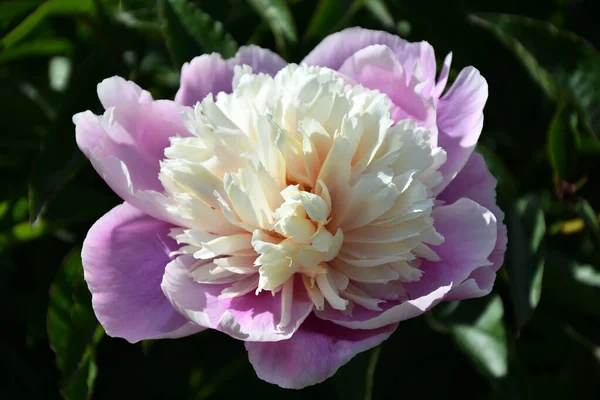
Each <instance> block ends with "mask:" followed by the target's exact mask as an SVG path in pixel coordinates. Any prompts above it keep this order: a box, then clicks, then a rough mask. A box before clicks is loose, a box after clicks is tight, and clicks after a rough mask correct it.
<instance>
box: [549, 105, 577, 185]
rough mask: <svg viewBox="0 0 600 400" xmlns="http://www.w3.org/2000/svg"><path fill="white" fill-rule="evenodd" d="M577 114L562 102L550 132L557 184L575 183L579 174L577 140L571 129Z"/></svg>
mask: <svg viewBox="0 0 600 400" xmlns="http://www.w3.org/2000/svg"><path fill="white" fill-rule="evenodd" d="M573 118H575V119H577V114H575V113H573V112H572V110H571V109H570V108H569V107H568V106H567V105H566V104H565V102H564V101H563V100H560V101H559V103H558V107H557V109H556V113H555V114H554V118H553V119H552V122H551V123H550V128H549V130H548V153H549V156H550V157H549V158H550V162H551V165H552V169H553V170H554V177H555V183H556V184H559V183H560V182H562V181H566V182H572V181H574V180H575V179H576V178H577V177H576V173H577V138H576V136H575V133H574V132H573V130H572V129H571V126H572V122H571V121H572V119H573Z"/></svg>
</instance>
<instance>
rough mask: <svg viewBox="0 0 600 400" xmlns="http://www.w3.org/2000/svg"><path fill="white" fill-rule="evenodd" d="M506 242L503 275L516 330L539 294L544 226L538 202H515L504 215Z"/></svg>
mask: <svg viewBox="0 0 600 400" xmlns="http://www.w3.org/2000/svg"><path fill="white" fill-rule="evenodd" d="M507 227H508V242H509V243H510V244H509V246H508V250H507V257H506V258H507V263H506V264H505V265H506V272H507V274H508V278H509V284H510V292H511V299H512V302H513V308H514V314H515V320H516V325H517V329H518V330H521V329H522V328H523V326H525V324H526V323H527V322H529V320H530V319H531V317H532V316H533V312H534V310H535V308H536V307H537V305H538V303H539V301H540V296H541V292H542V277H543V273H544V258H545V246H544V243H545V233H546V224H545V221H544V214H543V212H542V209H541V206H540V203H539V201H538V199H537V198H536V197H534V196H527V197H524V198H521V199H519V200H517V202H516V204H515V205H514V206H513V207H512V209H510V210H509V212H508V215H507Z"/></svg>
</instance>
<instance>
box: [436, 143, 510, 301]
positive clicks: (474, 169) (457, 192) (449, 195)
mask: <svg viewBox="0 0 600 400" xmlns="http://www.w3.org/2000/svg"><path fill="white" fill-rule="evenodd" d="M462 197H466V198H469V199H471V200H473V201H475V202H477V203H479V204H481V205H482V206H484V207H485V208H487V209H488V210H490V211H491V212H492V213H493V214H494V215H495V216H496V220H497V224H496V229H497V231H496V235H497V240H496V246H495V247H494V250H493V251H492V253H491V254H490V256H489V257H488V259H489V260H490V262H491V263H492V265H490V266H487V267H482V268H479V269H477V270H475V271H473V273H472V274H471V275H470V276H469V279H467V280H466V281H465V282H464V283H463V284H462V285H461V286H460V287H458V288H456V289H454V290H453V291H452V293H451V294H450V296H449V299H451V300H457V299H465V298H472V297H480V296H485V295H487V294H488V293H490V292H491V290H492V286H493V284H494V280H495V278H496V271H498V269H499V268H500V267H501V266H502V263H503V262H504V253H505V252H506V244H507V235H506V225H504V224H503V223H502V221H503V220H504V213H503V212H502V210H500V208H499V207H498V205H497V204H496V178H494V177H493V176H492V174H491V173H490V172H489V171H488V169H487V166H486V165H485V160H484V159H483V157H482V156H481V154H479V153H475V152H474V153H472V154H471V157H470V158H469V161H467V164H466V165H465V166H464V168H463V169H462V170H461V171H460V173H459V174H458V175H457V176H456V178H454V180H453V181H452V182H450V184H449V185H448V187H447V188H446V189H444V191H443V192H442V193H440V195H439V196H438V199H440V200H443V201H444V202H446V203H447V204H450V203H454V202H455V201H457V200H458V199H460V198H462Z"/></svg>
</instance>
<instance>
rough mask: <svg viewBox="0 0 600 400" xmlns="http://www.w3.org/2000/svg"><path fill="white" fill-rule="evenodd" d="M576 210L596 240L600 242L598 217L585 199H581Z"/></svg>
mask: <svg viewBox="0 0 600 400" xmlns="http://www.w3.org/2000/svg"><path fill="white" fill-rule="evenodd" d="M575 209H576V211H577V214H579V216H580V217H581V218H582V219H583V221H584V222H585V225H586V226H587V227H588V229H589V230H590V231H591V232H592V234H593V235H594V237H595V238H596V240H600V223H599V222H598V215H597V214H596V212H595V211H594V209H593V208H592V206H591V205H590V203H588V201H587V200H585V199H579V200H578V201H577V204H576V205H575Z"/></svg>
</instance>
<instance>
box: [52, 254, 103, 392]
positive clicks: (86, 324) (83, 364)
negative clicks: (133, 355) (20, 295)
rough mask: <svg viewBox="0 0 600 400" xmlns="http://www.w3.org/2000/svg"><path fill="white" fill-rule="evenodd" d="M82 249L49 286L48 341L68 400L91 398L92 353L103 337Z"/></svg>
mask: <svg viewBox="0 0 600 400" xmlns="http://www.w3.org/2000/svg"><path fill="white" fill-rule="evenodd" d="M80 254H81V249H79V248H76V249H74V250H73V251H72V252H71V253H70V254H69V255H68V256H67V258H66V259H65V260H64V262H63V264H62V266H61V269H60V270H59V272H58V275H57V277H56V279H55V280H54V282H53V283H52V285H51V286H50V303H49V306H48V339H49V341H50V346H51V347H52V349H53V350H54V352H55V353H56V364H57V366H58V368H59V369H60V370H61V372H62V378H63V379H62V383H61V391H62V393H63V395H64V396H65V397H66V398H67V399H77V400H78V399H86V398H90V397H91V395H92V390H93V387H94V381H95V377H96V363H95V350H96V345H97V344H98V343H99V342H100V340H101V339H102V337H103V335H104V331H103V330H102V328H101V327H100V326H99V325H98V322H97V320H96V317H95V316H94V312H93V310H92V308H91V296H90V293H89V291H88V289H87V285H86V284H85V281H84V279H83V266H82V265H81V255H80Z"/></svg>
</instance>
